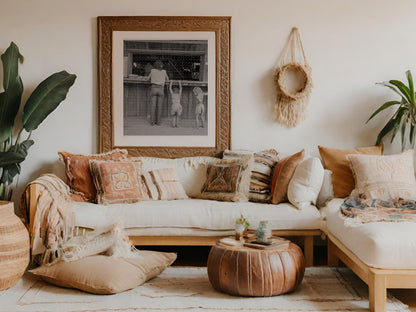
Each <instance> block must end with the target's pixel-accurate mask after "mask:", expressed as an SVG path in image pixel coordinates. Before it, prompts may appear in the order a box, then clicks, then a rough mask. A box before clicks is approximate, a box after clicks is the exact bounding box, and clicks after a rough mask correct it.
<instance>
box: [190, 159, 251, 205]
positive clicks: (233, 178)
mask: <svg viewBox="0 0 416 312" xmlns="http://www.w3.org/2000/svg"><path fill="white" fill-rule="evenodd" d="M252 163H253V156H252V155H244V156H242V157H239V158H235V159H218V160H217V161H215V163H214V164H212V165H209V166H208V168H207V179H206V181H205V184H204V186H203V187H202V190H201V195H200V196H198V197H199V198H203V199H213V200H220V201H235V202H243V201H248V193H249V187H250V176H251V166H252Z"/></svg>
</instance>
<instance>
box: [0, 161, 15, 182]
mask: <svg viewBox="0 0 416 312" xmlns="http://www.w3.org/2000/svg"><path fill="white" fill-rule="evenodd" d="M19 173H20V165H19V164H13V165H9V166H6V167H4V168H3V174H2V176H1V179H0V183H5V184H12V183H13V179H14V177H15V176H17V175H18V174H19Z"/></svg>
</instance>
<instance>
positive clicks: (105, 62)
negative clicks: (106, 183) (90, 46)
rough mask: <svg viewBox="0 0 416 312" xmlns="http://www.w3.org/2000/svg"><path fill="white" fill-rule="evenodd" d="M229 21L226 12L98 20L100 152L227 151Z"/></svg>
mask: <svg viewBox="0 0 416 312" xmlns="http://www.w3.org/2000/svg"><path fill="white" fill-rule="evenodd" d="M230 25H231V17H208V16H101V17H98V107H99V140H100V144H99V145H100V152H107V151H109V150H112V149H114V148H126V149H127V150H128V151H129V155H132V156H156V157H165V158H176V157H184V156H198V155H209V156H218V155H219V154H220V153H221V152H222V151H224V150H225V149H230V148H231V105H230Z"/></svg>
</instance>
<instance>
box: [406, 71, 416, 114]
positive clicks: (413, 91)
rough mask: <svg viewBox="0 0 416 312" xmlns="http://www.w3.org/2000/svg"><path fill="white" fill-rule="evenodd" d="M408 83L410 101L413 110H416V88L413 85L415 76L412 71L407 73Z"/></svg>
mask: <svg viewBox="0 0 416 312" xmlns="http://www.w3.org/2000/svg"><path fill="white" fill-rule="evenodd" d="M406 76H407V81H408V83H409V91H410V100H411V104H412V106H413V108H416V103H415V86H414V84H413V76H412V72H411V71H410V70H408V71H406Z"/></svg>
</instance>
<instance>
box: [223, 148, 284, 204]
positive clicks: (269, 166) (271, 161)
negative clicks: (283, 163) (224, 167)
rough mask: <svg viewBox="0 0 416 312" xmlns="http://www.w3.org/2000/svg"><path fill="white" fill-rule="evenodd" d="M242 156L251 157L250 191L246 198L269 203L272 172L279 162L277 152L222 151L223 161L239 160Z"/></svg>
mask: <svg viewBox="0 0 416 312" xmlns="http://www.w3.org/2000/svg"><path fill="white" fill-rule="evenodd" d="M242 155H253V157H254V161H253V164H252V169H251V177H250V191H249V194H248V198H249V200H250V201H252V202H261V203H270V202H271V198H272V196H271V184H272V179H273V171H274V168H275V166H276V164H277V161H278V160H279V156H278V152H277V151H276V150H274V149H270V150H265V151H261V152H256V153H253V152H249V151H230V150H226V151H224V159H231V158H239V157H241V156H242Z"/></svg>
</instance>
